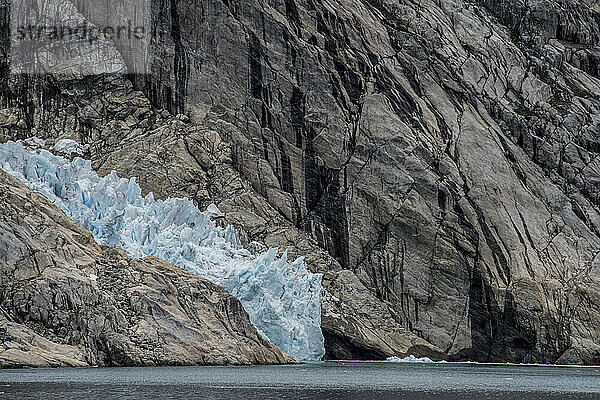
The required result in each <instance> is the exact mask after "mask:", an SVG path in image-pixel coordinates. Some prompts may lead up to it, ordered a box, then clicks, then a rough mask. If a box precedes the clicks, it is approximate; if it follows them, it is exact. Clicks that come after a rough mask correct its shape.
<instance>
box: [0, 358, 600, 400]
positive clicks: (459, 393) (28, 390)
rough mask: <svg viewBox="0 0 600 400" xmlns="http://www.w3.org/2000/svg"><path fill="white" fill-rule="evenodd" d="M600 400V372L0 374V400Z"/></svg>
mask: <svg viewBox="0 0 600 400" xmlns="http://www.w3.org/2000/svg"><path fill="white" fill-rule="evenodd" d="M265 398H266V399H269V398H281V399H425V398H426V399H453V400H454V399H456V400H458V399H518V400H526V399H600V368H559V367H533V366H502V365H471V364H408V363H354V362H352V363H350V362H327V363H314V364H304V365H291V366H266V367H189V368H188V367H180V368H177V367H166V368H122V369H116V368H107V369H101V368H84V369H56V370H51V369H47V370H5V371H0V399H18V400H24V399H32V400H50V399H52V400H54V399H67V400H69V399H85V400H92V399H103V400H104V399H106V400H111V399H148V400H170V399H185V400H189V399H265Z"/></svg>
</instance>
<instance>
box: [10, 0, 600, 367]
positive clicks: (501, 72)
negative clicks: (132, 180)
mask: <svg viewBox="0 0 600 400" xmlns="http://www.w3.org/2000/svg"><path fill="white" fill-rule="evenodd" d="M154 3H155V6H156V10H160V12H157V16H156V19H155V22H154V24H155V27H156V31H157V32H159V33H160V35H158V36H157V37H156V38H155V43H154V50H153V51H154V54H155V55H158V56H159V60H160V62H157V63H156V64H155V65H154V67H153V75H152V76H150V77H146V78H143V79H142V78H141V77H136V78H135V79H133V84H132V83H131V82H130V81H128V80H126V79H123V78H119V77H95V78H88V79H85V80H80V81H60V80H56V79H53V78H47V79H45V80H33V79H29V80H23V78H22V77H12V78H9V77H8V76H5V77H4V78H3V79H4V80H3V82H2V84H3V85H2V87H3V92H2V99H3V105H4V107H5V110H4V111H3V112H2V113H1V114H0V135H2V136H1V137H2V138H3V139H9V138H11V139H18V138H23V137H26V136H30V135H39V136H44V137H47V138H51V139H52V138H59V137H71V138H73V139H76V140H78V141H80V142H82V143H84V144H89V145H90V150H89V154H88V155H87V156H88V157H90V158H91V159H92V160H93V163H94V166H95V168H96V169H97V170H98V171H100V172H101V173H107V172H109V171H110V170H111V169H116V170H117V171H118V172H119V174H120V175H122V176H140V177H141V180H140V184H141V185H142V187H143V188H144V189H145V190H146V191H154V192H155V193H156V194H157V195H159V196H161V197H166V196H180V195H183V196H187V197H190V198H192V199H194V201H196V202H197V203H199V204H200V205H207V204H208V203H209V202H216V203H217V204H218V205H219V208H220V209H222V210H224V211H226V214H227V218H228V221H229V222H231V223H236V224H239V225H241V226H242V227H243V228H244V229H245V231H246V232H248V233H249V236H250V239H252V240H258V241H262V242H264V243H265V244H267V245H269V246H278V247H281V248H283V247H288V248H289V249H290V253H291V255H292V256H297V255H303V254H306V255H308V258H307V262H308V263H309V266H310V267H311V268H312V269H313V270H314V271H317V272H323V273H324V274H325V277H324V287H325V289H326V291H328V292H329V295H326V296H325V300H324V305H323V329H324V332H325V333H326V336H328V338H329V340H328V341H327V342H326V348H327V351H328V356H329V357H332V358H340V357H341V358H361V357H384V356H388V355H402V354H395V353H398V352H400V353H401V352H403V351H405V350H407V349H411V348H412V349H413V350H415V351H414V352H415V353H418V354H419V355H430V354H439V352H441V353H442V354H444V357H445V358H449V359H461V360H462V359H471V360H479V361H517V362H519V361H536V362H568V363H572V362H579V363H598V362H600V342H599V339H598V338H599V337H600V335H599V334H598V333H599V332H600V325H599V322H598V321H600V300H599V298H598V295H599V293H600V292H599V281H600V272H599V264H598V262H599V261H598V254H600V229H599V221H600V214H599V210H600V197H599V186H598V176H599V175H600V166H599V164H598V162H599V161H598V160H599V159H598V158H597V157H596V156H597V154H598V152H599V151H600V150H599V149H600V147H599V146H598V143H600V142H599V140H598V130H599V129H600V117H599V116H600V80H599V77H600V70H599V65H600V62H599V61H598V60H599V58H598V54H600V49H599V47H598V45H599V41H600V37H599V31H600V28H599V22H598V21H600V18H599V15H600V14H599V13H600V10H599V9H598V5H597V3H596V2H594V1H588V0H568V1H554V0H550V1H548V0H545V1H529V2H525V3H524V2H520V1H512V0H485V1H484V0H481V1H475V2H467V1H463V0H443V1H436V0H425V1H422V2H419V3H414V2H410V1H404V0H368V1H367V0H365V1H361V0H349V1H343V2H336V1H328V0H286V1H283V0H276V1H266V0H253V1H244V2H241V1H240V2H237V1H225V0H208V1H204V2H198V1H196V0H186V1H179V2H177V3H176V4H172V3H171V2H170V1H168V0H156V1H155V2H154ZM164 60H170V62H164ZM134 88H135V89H138V90H139V91H136V90H134ZM142 93H143V94H142ZM182 113H183V114H186V115H185V116H184V115H178V114H182ZM190 120H191V121H190ZM42 127H43V130H42V129H41V128H42ZM342 282H344V284H341V283H342ZM417 339H418V340H417ZM419 340H422V341H423V342H422V343H428V346H422V345H421V344H419V343H418V341H419ZM395 341H397V342H395ZM416 350H419V351H416Z"/></svg>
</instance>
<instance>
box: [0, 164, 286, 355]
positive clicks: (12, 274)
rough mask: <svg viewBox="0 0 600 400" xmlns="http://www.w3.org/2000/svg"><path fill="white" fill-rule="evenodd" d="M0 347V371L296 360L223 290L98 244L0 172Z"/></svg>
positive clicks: (159, 262)
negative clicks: (264, 335)
mask: <svg viewBox="0 0 600 400" xmlns="http://www.w3.org/2000/svg"><path fill="white" fill-rule="evenodd" d="M0 339H1V340H0V367H64V366H87V365H103V366H141V365H144V366H153V365H196V364H200V365H204V364H216V365H218V364H250V363H253V364H265V363H269V364H271V363H286V362H293V361H294V360H293V358H291V357H290V356H288V355H287V354H285V353H283V352H282V351H281V350H279V349H278V348H277V347H275V346H274V345H272V344H271V343H269V342H267V341H265V340H264V339H263V338H262V337H261V336H260V335H259V334H258V332H257V331H256V328H255V327H254V326H253V325H252V324H251V323H250V320H249V319H248V315H247V314H246V312H245V311H244V309H243V308H242V306H241V304H240V303H239V301H237V300H236V299H235V298H233V297H232V296H230V295H229V294H227V292H226V291H225V290H224V289H223V288H221V287H219V286H217V285H215V284H212V283H210V282H208V281H206V280H204V279H202V278H199V277H198V276H196V275H194V274H190V273H187V272H184V271H183V270H180V269H178V268H175V267H173V266H172V265H170V264H168V263H166V262H164V261H162V260H159V259H157V258H153V257H150V258H146V259H131V258H128V257H127V256H126V255H125V254H124V253H123V252H122V251H120V250H117V249H114V248H110V247H100V246H98V245H97V244H96V242H95V241H94V239H93V237H92V235H91V234H90V233H89V232H88V231H86V230H85V229H83V228H82V227H81V226H80V225H77V224H75V223H74V222H73V221H71V220H70V219H69V218H67V217H66V216H65V215H64V214H63V213H62V212H61V211H60V210H59V209H58V208H56V207H55V206H54V205H52V204H51V203H50V202H49V201H48V200H46V199H45V198H44V197H43V196H42V195H40V194H37V193H33V192H31V191H30V190H29V189H27V187H25V186H24V185H23V184H22V183H20V182H19V181H18V180H17V179H15V178H13V177H11V176H10V175H8V174H6V173H5V172H4V171H2V170H0Z"/></svg>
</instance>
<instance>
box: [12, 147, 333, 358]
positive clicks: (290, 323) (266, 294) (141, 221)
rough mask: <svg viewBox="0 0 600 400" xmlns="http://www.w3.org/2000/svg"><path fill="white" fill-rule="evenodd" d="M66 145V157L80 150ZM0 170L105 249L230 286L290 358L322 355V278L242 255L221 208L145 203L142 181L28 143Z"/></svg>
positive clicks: (268, 253)
mask: <svg viewBox="0 0 600 400" xmlns="http://www.w3.org/2000/svg"><path fill="white" fill-rule="evenodd" d="M59 143H60V144H61V145H60V146H59V148H60V150H63V151H64V150H65V149H66V150H67V153H69V150H74V149H79V148H78V147H77V146H76V143H75V144H73V143H71V142H68V143H67V142H62V143H61V142H59ZM69 154H70V153H69ZM0 168H2V169H3V170H5V171H6V172H8V173H10V174H12V175H14V176H15V177H17V178H19V179H21V180H22V181H24V182H25V183H26V184H27V185H28V186H29V187H30V188H31V189H32V190H35V191H37V192H40V193H42V194H44V195H45V196H46V197H48V198H49V199H50V200H51V201H52V202H54V204H56V205H57V206H58V207H59V208H61V209H62V210H63V211H64V212H65V213H66V214H67V215H68V216H70V217H71V218H72V219H73V220H75V221H77V222H78V223H80V224H81V225H83V226H84V227H86V228H87V229H89V230H90V231H91V232H92V233H93V235H94V236H95V238H96V239H97V240H98V241H99V242H100V243H102V244H108V245H112V246H116V247H120V248H122V249H124V250H125V251H126V252H127V253H128V254H129V255H130V256H131V257H144V256H148V255H153V256H156V257H159V258H162V259H164V260H166V261H168V262H170V263H172V264H174V265H176V266H178V267H180V268H183V269H186V270H188V271H191V272H194V273H197V274H199V275H201V276H203V277H205V278H207V279H210V280H211V281H213V282H215V283H218V284H220V285H222V286H224V287H225V288H226V289H227V290H228V291H229V292H230V293H231V294H232V295H233V296H235V297H237V298H238V299H239V300H240V301H241V303H242V304H243V306H244V308H245V309H246V311H247V312H248V314H249V315H250V320H251V321H252V323H253V324H254V325H255V326H256V327H257V328H258V329H259V331H260V332H261V334H263V335H264V336H265V337H266V338H267V339H269V340H270V341H271V342H272V343H274V344H276V345H277V346H279V347H280V348H281V349H283V350H285V351H287V352H288V353H289V354H291V355H293V356H295V357H296V358H298V359H300V360H307V361H310V360H319V359H320V358H321V357H322V356H323V354H324V352H325V350H324V345H323V334H322V332H321V275H318V274H312V273H310V272H309V271H307V269H306V265H305V263H304V261H303V260H302V259H297V260H296V261H293V262H290V261H288V259H287V254H285V253H284V254H283V256H282V257H280V258H278V257H277V253H278V251H277V249H266V250H261V251H260V252H258V253H256V254H253V253H251V252H250V251H249V250H247V249H245V248H243V246H242V245H241V243H240V236H239V234H238V232H237V231H236V229H235V228H233V227H231V226H228V227H227V228H220V227H217V226H216V225H215V223H214V222H213V221H212V219H213V218H218V217H221V216H222V215H223V214H222V213H221V211H220V210H219V209H218V208H217V207H216V206H215V205H211V206H210V207H209V209H208V210H207V212H204V213H203V212H201V211H200V210H199V209H198V208H197V207H196V206H195V205H194V204H193V203H192V202H191V201H190V200H187V199H168V200H165V201H161V200H155V199H154V197H153V195H152V193H150V194H149V195H147V196H146V197H142V195H141V190H140V187H139V185H138V184H137V183H136V181H135V178H132V179H129V180H128V179H124V178H119V177H118V176H117V174H116V173H115V172H113V173H111V174H110V175H108V176H106V177H104V178H100V177H99V176H98V175H97V174H96V173H95V172H94V171H93V170H92V169H91V164H90V162H89V161H86V160H84V159H82V158H79V157H77V158H75V159H74V160H73V161H69V160H67V159H65V158H63V157H60V156H55V155H53V154H52V153H50V152H49V151H47V150H41V151H37V150H35V149H30V148H27V147H24V146H23V143H22V142H8V143H5V144H2V145H0ZM258 248H260V247H258Z"/></svg>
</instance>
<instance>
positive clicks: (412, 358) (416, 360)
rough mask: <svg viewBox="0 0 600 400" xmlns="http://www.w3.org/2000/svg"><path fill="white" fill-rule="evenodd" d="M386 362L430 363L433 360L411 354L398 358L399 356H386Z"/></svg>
mask: <svg viewBox="0 0 600 400" xmlns="http://www.w3.org/2000/svg"><path fill="white" fill-rule="evenodd" d="M386 361H387V362H397V363H401V362H405V363H432V362H433V361H432V360H431V359H430V358H429V357H420V358H419V357H415V356H413V355H412V354H411V355H410V356H408V357H404V358H400V357H395V356H394V357H388V358H387V360H386Z"/></svg>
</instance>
